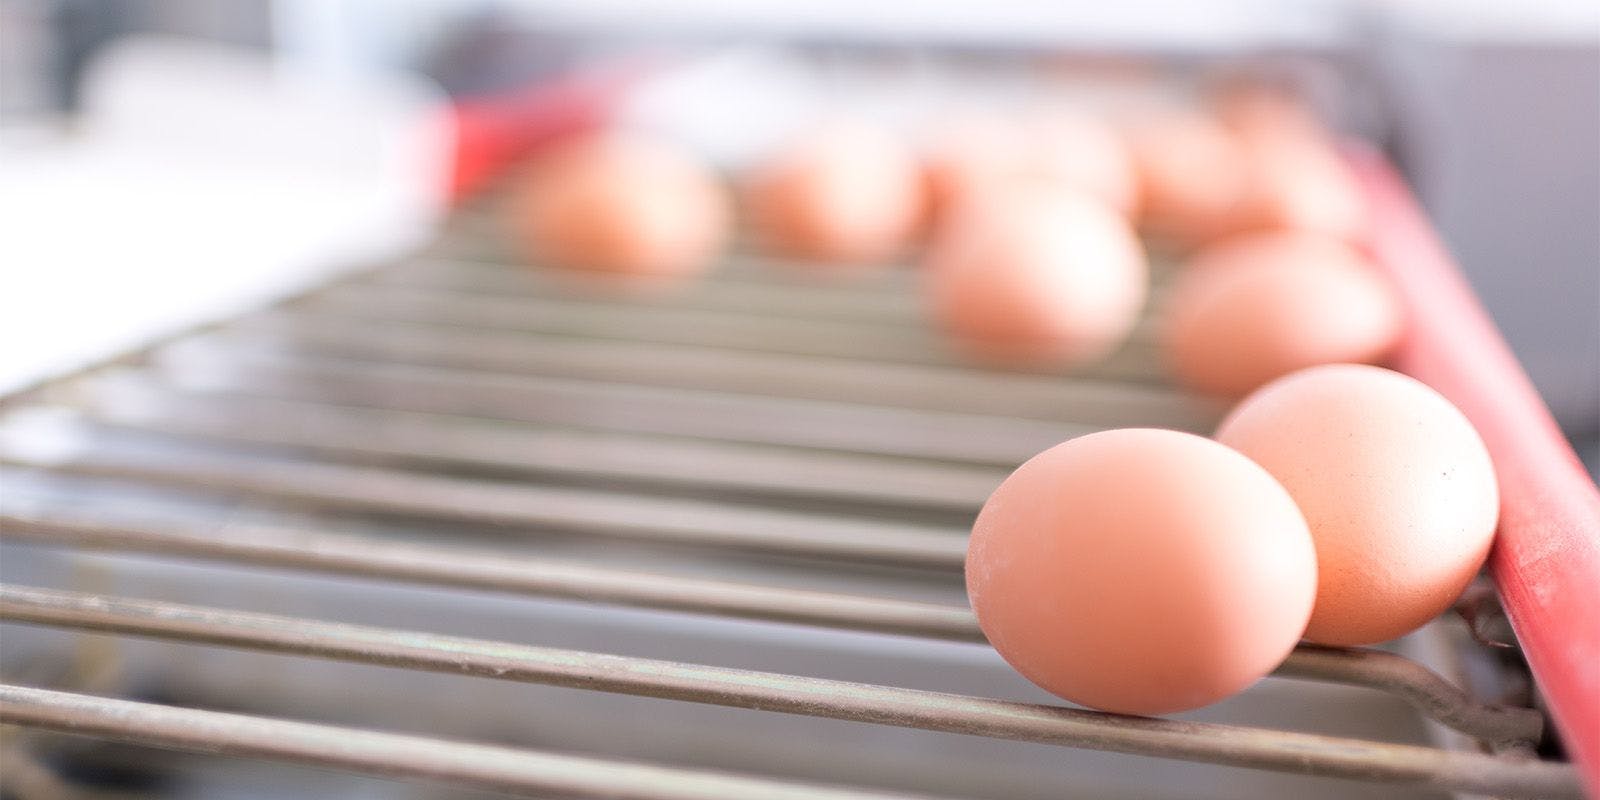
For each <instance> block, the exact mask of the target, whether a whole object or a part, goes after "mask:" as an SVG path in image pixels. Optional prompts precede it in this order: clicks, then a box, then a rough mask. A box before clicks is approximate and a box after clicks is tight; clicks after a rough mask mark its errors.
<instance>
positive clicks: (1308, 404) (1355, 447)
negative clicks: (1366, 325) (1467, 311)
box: [1216, 364, 1500, 645]
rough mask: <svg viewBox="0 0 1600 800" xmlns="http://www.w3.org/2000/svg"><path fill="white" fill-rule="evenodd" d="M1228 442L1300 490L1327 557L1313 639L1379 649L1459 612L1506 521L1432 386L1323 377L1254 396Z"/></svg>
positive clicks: (1348, 371)
mask: <svg viewBox="0 0 1600 800" xmlns="http://www.w3.org/2000/svg"><path fill="white" fill-rule="evenodd" d="M1216 438H1217V440H1218V441H1220V442H1222V443H1223V444H1226V445H1228V446H1229V447H1232V448H1234V449H1236V450H1238V451H1239V452H1241V453H1243V454H1244V455H1246V456H1249V457H1250V458H1251V459H1252V460H1254V461H1255V462H1256V463H1258V464H1260V465H1261V466H1262V467H1264V468H1265V469H1266V470H1267V471H1268V472H1270V473H1272V475H1273V476H1274V477H1276V478H1277V479H1278V481H1279V482H1280V483H1282V484H1283V486H1284V488H1286V489H1288V491H1289V494H1290V495H1291V496H1293V497H1294V500H1295V503H1296V504H1297V505H1298V506H1299V507H1300V510H1301V512H1302V513H1303V514H1304V515H1305V519H1306V523H1307V524H1308V525H1309V526H1310V529H1311V537H1312V540H1313V541H1314V542H1315V544H1316V549H1317V563H1318V575H1319V579H1318V586H1317V601H1316V606H1315V608H1314V609H1313V610H1312V612H1311V621H1310V624H1309V626H1308V627H1307V629H1306V634H1305V635H1306V638H1307V639H1309V640H1311V641H1314V642H1319V643H1322V644H1329V645H1366V644H1374V643H1377V642H1382V641H1386V640H1389V639H1393V638H1395V637H1397V636H1400V635H1402V634H1405V633H1407V632H1409V631H1412V630H1414V629H1416V628H1418V627H1420V626H1421V625H1423V624H1424V623H1426V622H1427V621H1429V620H1431V619H1433V618H1434V617H1436V616H1438V615H1439V614H1440V613H1442V612H1443V611H1445V610H1446V609H1447V608H1449V607H1450V604H1451V603H1452V602H1454V601H1455V599H1456V598H1457V597H1458V596H1460V594H1461V592H1462V590H1463V589H1465V588H1466V586H1467V584H1468V583H1469V582H1470V581H1471V580H1472V578H1473V576H1474V575H1476V574H1477V573H1478V570H1479V568H1480V567H1482V565H1483V561H1484V558H1485V557H1486V556H1487V554H1488V552H1489V546H1490V544H1491V542H1492V541H1493V539H1494V530H1495V524H1496V521H1497V520H1498V518H1499V508H1500V504H1499V493H1498V490H1497V486H1496V482H1495V474H1494V465H1493V464H1492V463H1491V462H1490V460H1489V453H1488V451H1487V450H1486V449H1485V448H1484V445H1483V441H1482V440H1481V439H1480V438H1479V437H1478V434H1477V432H1476V431H1475V430H1473V427H1472V424H1471V423H1470V422H1468V421H1467V418H1466V417H1465V416H1463V415H1462V414H1461V412H1460V411H1458V410H1457V409H1456V407H1455V406H1453V405H1451V404H1450V401H1449V400H1446V399H1445V398H1444V397H1443V396H1442V395H1440V394H1439V393H1438V392H1436V391H1434V390H1433V389H1431V388H1429V387H1428V386H1427V385H1426V384H1423V383H1422V382H1420V381H1417V380H1415V379H1413V378H1410V377H1408V376H1405V375H1402V374H1400V373H1398V372H1392V371H1390V370H1386V369H1382V368H1379V367H1371V366H1364V365H1357V364H1336V365H1329V366H1321V367H1314V368H1311V369H1307V370H1303V371H1300V372H1296V373H1294V374H1292V375H1288V376H1286V377H1283V378H1280V379H1278V380H1276V381H1274V382H1272V383H1270V384H1267V385H1266V386H1264V387H1262V388H1261V389H1260V390H1259V391H1257V392H1256V393H1254V394H1252V395H1250V396H1249V397H1247V398H1246V399H1245V400H1244V401H1243V402H1241V403H1240V404H1239V405H1238V407H1237V408H1235V409H1234V410H1233V411H1232V412H1231V413H1230V414H1229V415H1228V417H1227V418H1226V419H1224V420H1223V422H1222V425H1221V427H1220V428H1218V430H1217V434H1216Z"/></svg>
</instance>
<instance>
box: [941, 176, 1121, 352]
mask: <svg viewBox="0 0 1600 800" xmlns="http://www.w3.org/2000/svg"><path fill="white" fill-rule="evenodd" d="M926 266H927V270H926V276H925V284H926V291H925V295H926V298H927V301H928V304H929V307H930V309H931V311H932V313H933V315H934V317H935V318H936V319H938V320H939V322H941V323H942V324H943V326H944V327H945V328H946V329H947V330H948V331H950V333H951V334H952V335H953V336H954V337H955V339H956V342H957V344H958V345H959V346H960V347H961V348H962V349H963V350H965V351H967V352H968V353H970V354H972V355H974V356H976V357H978V358H980V359H982V360H986V361H991V362H996V363H1063V364H1072V363H1079V362H1083V361H1086V360H1090V359H1093V358H1096V357H1098V356H1100V355H1103V354H1105V353H1106V352H1107V351H1109V350H1111V349H1112V348H1113V347H1115V346H1116V345H1117V344H1118V343H1120V342H1121V341H1122V340H1123V339H1124V338H1125V337H1126V336H1127V334H1128V332H1129V331H1130V330H1131V329H1132V328H1133V325H1134V323H1135V321H1136V320H1137V317H1138V313H1139V308H1140V306H1141V305H1142V304H1143V303H1144V298H1145V294H1146V292H1147V284H1148V268H1147V266H1146V263H1145V256H1144V251H1143V248H1142V247H1141V246H1140V244H1139V240H1138V239H1137V238H1136V237H1135V236H1134V233H1133V229H1132V228H1131V227H1130V226H1129V225H1128V223H1127V221H1126V220H1125V219H1123V217H1122V216H1121V215H1120V214H1118V213H1117V212H1115V211H1113V210H1112V209H1111V208H1109V207H1107V206H1106V205H1104V204H1103V203H1100V202H1099V201H1097V200H1095V199H1093V198H1090V197H1087V196H1085V195H1082V194H1078V193H1075V192H1072V191H1068V190H1065V189H1062V188H1060V187H1059V186H1054V185H1045V184H1032V183H1025V184H1018V185H1013V186H1010V187H1007V188H1006V189H1005V191H995V192H992V193H990V194H988V195H985V196H984V197H983V198H982V199H981V200H975V201H968V202H964V203H963V205H962V206H960V207H959V208H957V209H955V210H954V211H953V212H952V214H951V218H950V219H949V220H947V221H946V222H945V224H944V225H943V227H942V229H941V230H940V231H939V233H938V235H937V237H936V238H935V240H934V242H933V243H932V244H931V245H930V247H929V250H928V254H927V264H926Z"/></svg>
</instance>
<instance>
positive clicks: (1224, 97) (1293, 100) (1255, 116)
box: [1209, 81, 1319, 133]
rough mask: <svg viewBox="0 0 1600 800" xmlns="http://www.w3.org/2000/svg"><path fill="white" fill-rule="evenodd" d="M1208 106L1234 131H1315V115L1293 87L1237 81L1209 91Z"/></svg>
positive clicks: (1316, 122)
mask: <svg viewBox="0 0 1600 800" xmlns="http://www.w3.org/2000/svg"><path fill="white" fill-rule="evenodd" d="M1209 100H1210V103H1209V106H1210V109H1211V110H1212V112H1213V113H1214V114H1215V115H1216V117H1217V118H1218V119H1220V120H1221V121H1222V122H1223V123H1224V124H1226V125H1227V126H1228V127H1230V128H1232V129H1233V130H1235V131H1241V132H1246V133H1248V132H1253V131H1267V130H1272V131H1283V130H1287V129H1299V130H1302V131H1315V130H1317V129H1318V127H1319V123H1318V121H1317V118H1316V115H1315V114H1314V113H1313V112H1312V110H1311V109H1310V107H1308V106H1307V104H1306V103H1305V101H1304V100H1303V99H1301V98H1300V97H1299V96H1298V95H1297V94H1296V93H1295V92H1294V91H1293V90H1292V89H1288V88H1284V87H1275V86H1271V85H1265V84H1262V83H1260V82H1255V81H1236V82H1233V83H1231V84H1228V85H1224V86H1221V87H1218V88H1217V89H1216V90H1214V91H1212V92H1211V96H1210V98H1209Z"/></svg>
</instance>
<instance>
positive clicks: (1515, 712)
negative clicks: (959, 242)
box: [0, 514, 1544, 742]
mask: <svg viewBox="0 0 1600 800" xmlns="http://www.w3.org/2000/svg"><path fill="white" fill-rule="evenodd" d="M0 537H9V538H16V539H26V540H32V541H39V542H46V543H51V544H68V545H74V546H79V547H94V548H100V549H106V550H121V551H137V552H146V553H158V554H162V555H172V556H183V557H191V558H201V559H209V560H215V561H225V562H230V563H236V564H247V565H254V566H261V565H266V566H275V567H288V568H295V569H305V570H314V571H318V572H328V573H335V574H340V575H348V576H360V577H369V578H389V579H398V580H406V581H415V582H420V583H427V584H432V585H439V586H454V587H463V588H471V589H481V590H491V591H499V592H509V593H514V594H521V595H533V596H539V597H557V598H563V599H572V600H582V601H588V602H602V603H614V604H619V605H629V606H636V607H643V608H653V609H664V610H673V611H690V612H697V613H710V614H718V615H722V616H730V617H738V618H744V619H760V620H769V621H778V622H794V623H802V624H808V625H819V626H825V627H830V628H841V629H847V630H859V631H871V632H875V633H888V634H897V635H908V636H922V637H928V638H934V639H947V640H950V641H958V642H985V641H986V640H985V639H984V636H983V632H982V631H981V630H979V629H978V622H977V618H976V617H975V616H973V614H972V611H971V610H970V609H968V608H964V607H959V608H958V607H953V606H947V605H941V604H933V603H914V602H905V601H900V600H888V599H883V598H873V597H860V596H851V595H846V594H838V593H828V592H812V591H802V590H795V589H783V588H777V587H768V586H760V585H754V584H740V583H733V582H727V581H714V580H706V579H700V578H680V577H675V576H668V575H659V574H651V573H644V572H634V571H624V570H615V569H606V568H603V567H592V566H586V565H579V564H572V563H567V562H560V561H550V560H541V559H531V558H519V557H510V556H505V555H500V554H492V553H481V554H475V553H470V552H465V551H462V550H460V549H457V548H449V549H446V548H440V547H428V546H421V545H407V544H391V543H387V542H380V541H375V540H372V539H369V538H363V537H353V536H338V535H331V534H324V533H314V532H309V531H303V530H296V529H286V528H278V527H269V526H261V525H249V526H246V525H239V524H230V525H228V526H227V527H226V528H224V529H220V530H219V529H213V528H207V529H194V530H188V531H185V530H181V529H178V528H175V527H174V526H172V525H170V524H168V525H164V526H162V527H161V528H155V527H148V526H128V525H112V524H106V523H100V522H95V521H90V520H74V519H68V518H64V517H62V516H60V515H52V516H50V517H37V516H19V515H14V514H7V515H0ZM1274 674H1275V675H1277V676H1279V677H1288V678H1306V679H1314V680H1323V681H1330V682H1336V683H1344V684H1351V685H1358V686H1365V687H1369V688H1374V689H1379V690H1382V691H1386V692H1389V693H1392V694H1395V695H1398V696H1399V697H1401V698H1403V699H1405V700H1406V701H1407V702H1409V703H1411V704H1412V705H1414V706H1415V707H1417V708H1418V709H1419V710H1421V711H1423V712H1424V713H1426V714H1427V715H1428V716H1430V717H1432V718H1433V719H1435V720H1437V721H1439V722H1441V723H1443V724H1445V725H1448V726H1450V727H1452V728H1455V729H1457V730H1460V731H1462V732H1464V733H1467V734H1470V735H1472V736H1476V737H1478V738H1480V739H1484V740H1487V741H1491V742H1504V741H1530V742H1537V741H1538V740H1539V738H1540V736H1541V732H1542V729H1543V724H1544V720H1543V716H1542V715H1541V714H1540V713H1539V712H1538V711H1536V710H1534V709H1530V708H1508V707H1504V706H1494V705H1485V704H1480V703H1476V702H1474V701H1473V700H1472V698H1471V697H1469V696H1468V695H1467V694H1466V693H1465V692H1463V691H1461V690H1460V689H1458V688H1456V687H1455V686H1454V685H1452V684H1450V683H1449V682H1448V681H1446V680H1444V679H1443V678H1441V677H1439V676H1438V675H1436V674H1434V673H1433V672H1432V671H1430V670H1429V669H1427V668H1426V667H1424V666H1422V665H1420V664H1417V663H1416V662H1413V661H1410V660H1408V659H1406V658H1403V657H1401V656H1398V655H1395V654H1393V653H1385V652H1382V651H1376V650H1336V649H1330V648H1323V647H1316V646H1311V645H1302V646H1300V647H1299V648H1297V649H1296V650H1295V652H1294V653H1292V654H1291V655H1290V656H1289V658H1288V659H1287V660H1286V661H1285V662H1284V663H1283V664H1282V665H1280V666H1279V667H1278V669H1277V670H1276V671H1275V673H1274Z"/></svg>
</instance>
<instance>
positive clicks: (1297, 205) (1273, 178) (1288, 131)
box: [1244, 127, 1368, 239]
mask: <svg viewBox="0 0 1600 800" xmlns="http://www.w3.org/2000/svg"><path fill="white" fill-rule="evenodd" d="M1245 143H1246V148H1247V150H1248V152H1249V154H1250V159H1251V162H1252V164H1253V166H1252V169H1251V174H1252V178H1251V180H1252V181H1253V188H1252V197H1251V200H1250V202H1249V204H1248V206H1249V213H1248V215H1247V218H1246V220H1245V223H1244V226H1245V227H1246V228H1253V229H1273V228H1289V229H1297V230H1309V231H1317V232H1321V233H1326V234H1329V235H1332V236H1342V237H1346V238H1351V239H1355V238H1358V237H1360V236H1361V234H1362V233H1363V232H1364V231H1365V230H1366V228H1367V222H1368V220H1367V202H1366V197H1365V195H1364V194H1363V193H1362V189H1361V185H1360V183H1359V182H1358V181H1357V180H1356V176H1355V173H1354V172H1352V171H1351V169H1350V166H1349V164H1347V163H1346V162H1345V160H1344V158H1343V157H1342V156H1341V155H1340V154H1339V151H1338V150H1337V149H1336V148H1335V147H1334V145H1333V143H1332V142H1331V141H1329V140H1328V139H1327V138H1325V137H1324V136H1321V135H1319V134H1317V133H1316V132H1314V131H1308V130H1303V129H1300V128H1287V127H1286V128H1278V129H1271V130H1263V131H1260V132H1257V133H1253V134H1249V135H1246V136H1245Z"/></svg>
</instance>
